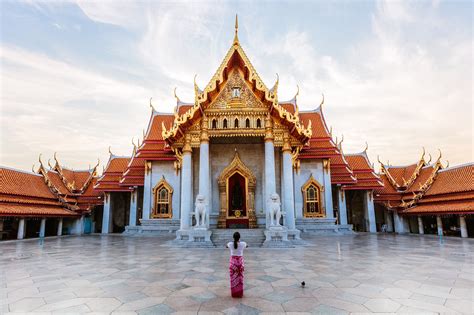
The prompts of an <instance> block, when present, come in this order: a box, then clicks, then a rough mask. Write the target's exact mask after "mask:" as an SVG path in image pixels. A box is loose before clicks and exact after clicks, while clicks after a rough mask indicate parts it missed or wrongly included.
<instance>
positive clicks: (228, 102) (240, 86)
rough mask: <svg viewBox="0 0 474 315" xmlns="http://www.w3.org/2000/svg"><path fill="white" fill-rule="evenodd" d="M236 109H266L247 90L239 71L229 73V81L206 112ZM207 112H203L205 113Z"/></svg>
mask: <svg viewBox="0 0 474 315" xmlns="http://www.w3.org/2000/svg"><path fill="white" fill-rule="evenodd" d="M237 108H238V109H249V110H251V109H256V108H260V109H263V108H266V107H265V105H264V104H263V103H262V102H260V101H259V100H258V99H257V97H256V96H255V94H254V93H253V92H252V90H251V89H250V88H249V86H248V84H247V83H246V82H245V80H244V78H243V76H242V74H241V73H240V71H239V70H237V69H234V70H233V71H232V72H231V73H230V76H229V79H228V81H227V82H226V84H225V85H224V87H223V89H222V90H221V91H220V93H219V95H218V96H217V98H216V99H215V100H214V101H213V102H212V103H211V105H210V106H209V107H208V109H207V110H211V111H212V109H220V110H222V109H227V110H232V109H237ZM207 110H205V112H206V111H207Z"/></svg>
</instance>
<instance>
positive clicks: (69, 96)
mask: <svg viewBox="0 0 474 315" xmlns="http://www.w3.org/2000/svg"><path fill="white" fill-rule="evenodd" d="M0 58H1V62H2V69H1V77H2V83H1V86H2V95H1V104H2V106H1V113H2V115H1V124H2V128H1V130H2V135H1V138H2V150H1V164H6V165H16V166H21V167H22V168H28V166H29V165H31V163H32V162H33V161H34V159H32V157H33V156H36V155H37V154H39V153H40V152H42V153H44V154H45V156H48V155H49V156H51V155H52V153H53V152H54V151H59V153H60V156H63V157H65V158H67V159H66V160H67V161H68V163H70V165H71V166H73V167H84V163H87V162H89V161H90V162H92V161H93V160H95V159H96V158H97V156H100V157H101V158H102V160H104V159H106V158H107V154H106V152H107V147H108V146H109V145H112V147H113V148H114V151H115V152H117V153H120V154H129V150H130V147H131V146H130V139H131V137H132V136H133V135H136V136H138V135H141V129H142V128H144V127H146V124H147V119H148V114H149V109H148V106H147V102H148V97H149V95H151V92H150V91H147V90H145V89H144V88H142V87H140V86H136V85H134V84H131V83H129V82H121V81H118V80H116V79H113V78H108V77H105V76H103V75H101V74H98V73H95V72H94V71H90V70H86V69H83V68H79V67H76V66H74V65H72V64H68V63H65V62H60V61H57V60H53V59H51V58H49V57H47V56H45V55H40V54H36V53H31V52H27V51H25V50H22V49H19V48H14V47H10V46H2V47H1V50H0ZM125 117H126V118H125Z"/></svg>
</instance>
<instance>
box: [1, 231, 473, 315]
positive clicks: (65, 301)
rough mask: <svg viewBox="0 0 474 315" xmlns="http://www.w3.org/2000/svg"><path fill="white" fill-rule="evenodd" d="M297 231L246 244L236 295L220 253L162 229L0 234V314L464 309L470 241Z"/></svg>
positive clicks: (468, 298) (468, 297) (468, 295)
mask: <svg viewBox="0 0 474 315" xmlns="http://www.w3.org/2000/svg"><path fill="white" fill-rule="evenodd" d="M304 238H305V240H306V241H307V243H308V244H307V245H306V246H301V247H297V248H291V249H263V248H249V249H248V250H247V252H246V257H245V259H246V265H245V268H246V272H245V285H246V286H245V293H244V295H245V296H244V298H243V299H233V298H231V297H230V292H229V283H228V282H229V281H228V270H227V268H228V252H227V250H226V249H224V248H222V249H220V248H216V249H186V248H176V247H171V246H170V245H169V240H171V239H172V236H171V235H170V236H165V237H126V236H121V235H107V236H101V235H92V236H83V237H74V236H72V237H71V236H69V237H61V238H55V237H53V238H46V239H44V240H39V239H33V240H24V241H10V242H4V243H1V244H0V254H1V255H0V270H1V278H0V313H9V312H10V313H32V312H34V313H41V314H48V313H60V314H64V313H88V312H95V313H97V312H99V313H103V314H109V313H112V314H136V313H138V314H171V313H182V314H211V313H216V314H218V313H226V314H257V313H283V312H298V313H313V314H315V313H320V314H328V313H330V314H346V313H371V312H392V313H395V312H396V313H403V312H405V313H473V312H474V293H473V288H474V264H473V249H474V241H473V240H470V239H458V238H444V239H439V238H437V237H434V236H418V235H409V236H399V235H393V234H379V235H370V234H358V235H354V236H352V235H351V236H332V237H324V236H317V237H316V236H308V235H304ZM302 281H305V284H306V285H305V287H302V286H301V282H302Z"/></svg>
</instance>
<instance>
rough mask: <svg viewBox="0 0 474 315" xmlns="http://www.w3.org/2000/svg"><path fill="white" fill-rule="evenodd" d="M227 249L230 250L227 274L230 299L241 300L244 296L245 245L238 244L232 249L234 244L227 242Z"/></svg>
mask: <svg viewBox="0 0 474 315" xmlns="http://www.w3.org/2000/svg"><path fill="white" fill-rule="evenodd" d="M227 247H228V248H229V249H230V261H229V274H230V293H231V295H232V297H236V298H241V297H242V296H243V295H244V256H243V253H244V248H246V247H247V243H245V242H239V243H238V246H237V249H235V248H234V242H229V243H228V244H227Z"/></svg>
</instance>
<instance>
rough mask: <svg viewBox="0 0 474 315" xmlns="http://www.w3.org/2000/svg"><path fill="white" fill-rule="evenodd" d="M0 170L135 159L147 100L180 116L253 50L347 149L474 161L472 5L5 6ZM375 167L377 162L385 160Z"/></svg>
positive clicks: (0, 51) (268, 74)
mask: <svg viewBox="0 0 474 315" xmlns="http://www.w3.org/2000/svg"><path fill="white" fill-rule="evenodd" d="M0 6H1V7H0V9H1V10H0V11H1V13H0V14H1V16H0V17H1V21H0V22H1V24H0V25H1V30H0V35H1V38H0V60H1V66H0V71H1V76H0V80H1V82H0V85H1V93H0V94H1V95H0V96H1V101H0V102H1V103H0V106H1V107H0V114H1V117H0V124H1V125H0V139H1V140H0V141H1V147H0V151H1V152H0V165H3V166H8V167H14V168H20V169H24V170H30V169H31V167H32V165H33V163H36V166H38V155H39V154H40V153H41V154H42V159H43V162H44V163H45V164H46V163H47V161H48V159H49V158H52V157H53V154H54V152H57V156H58V159H59V160H60V161H61V162H62V163H63V164H65V165H66V166H68V167H71V168H74V169H85V168H88V166H89V165H94V164H95V163H96V161H97V159H98V158H100V160H101V161H102V162H101V164H102V165H103V164H105V163H106V161H107V160H108V157H109V153H108V148H109V146H110V147H111V150H112V152H113V153H114V154H116V155H130V154H131V151H132V138H134V139H135V142H136V141H137V139H140V140H141V139H142V132H143V129H145V128H146V127H147V124H148V121H149V118H150V107H149V99H150V98H151V97H152V98H153V101H152V102H153V104H154V106H155V108H156V109H157V110H158V111H160V112H172V110H173V108H174V106H175V105H176V100H175V98H174V96H173V90H174V88H175V87H176V88H177V94H178V96H179V97H180V99H181V100H183V101H191V102H192V101H193V100H194V90H193V78H194V75H196V74H197V83H198V85H199V86H200V87H201V88H203V87H205V86H206V84H207V83H208V81H209V80H210V79H211V77H212V75H213V74H214V72H215V71H216V69H217V68H218V66H219V64H220V63H221V61H222V59H223V58H224V56H225V54H226V52H227V50H228V49H229V47H230V45H231V43H232V39H233V35H234V19H235V14H238V16H239V39H240V43H241V45H242V47H243V49H244V50H245V51H246V53H247V55H248V57H249V59H250V60H251V62H252V63H253V65H254V67H255V68H256V70H257V72H258V73H259V75H260V76H261V77H262V79H263V81H264V82H265V83H266V85H267V86H272V85H273V83H274V82H275V79H276V73H278V74H279V78H280V81H279V82H280V83H279V99H280V100H288V99H291V98H293V96H294V95H295V93H296V89H297V85H298V86H299V88H300V93H299V97H298V104H299V107H300V110H311V109H315V108H316V107H317V106H318V105H319V103H320V101H321V94H322V93H324V96H325V103H324V106H323V111H324V115H325V118H326V122H327V124H328V125H330V126H332V129H333V136H334V138H335V137H336V136H337V137H338V139H341V137H342V135H344V142H343V150H344V153H355V152H361V151H362V150H363V149H364V148H365V143H366V142H367V143H368V145H369V149H368V154H369V157H370V159H371V161H372V162H376V161H377V156H378V155H380V159H381V160H382V161H383V162H385V163H386V162H387V160H389V161H390V164H393V165H405V164H410V163H414V162H415V161H417V160H418V159H419V158H420V155H421V152H422V147H425V148H426V151H427V153H431V154H432V155H433V159H435V158H436V157H437V156H438V149H441V151H442V153H443V158H442V160H443V162H444V161H445V160H449V163H450V165H456V164H461V163H466V162H471V161H473V146H472V140H473V133H474V132H473V131H474V130H473V124H472V122H473V112H472V104H473V95H472V93H473V79H472V73H473V43H474V42H473V21H472V12H473V10H472V9H473V8H472V2H471V1H437V0H436V1H409V2H402V1H344V0H338V1H288V2H287V1H272V2H270V1H259V2H251V1H238V2H237V1H226V2H224V1H216V2H211V1H191V2H172V1H162V2H160V1H138V2H131V1H124V0H122V1H83V0H77V1H8V0H5V1H2V2H1V4H0ZM376 164H377V163H376Z"/></svg>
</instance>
